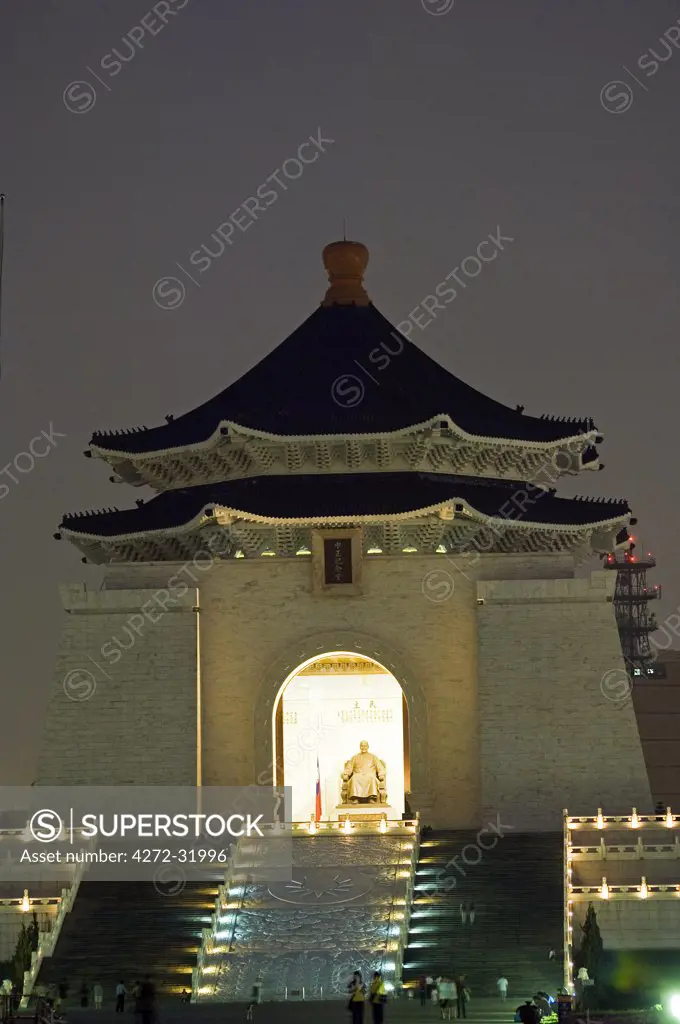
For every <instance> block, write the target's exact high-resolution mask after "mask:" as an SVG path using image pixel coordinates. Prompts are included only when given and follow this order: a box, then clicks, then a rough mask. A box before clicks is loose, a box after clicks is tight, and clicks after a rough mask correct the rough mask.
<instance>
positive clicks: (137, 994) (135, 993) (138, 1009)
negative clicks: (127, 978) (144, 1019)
mask: <svg viewBox="0 0 680 1024" xmlns="http://www.w3.org/2000/svg"><path fill="white" fill-rule="evenodd" d="M141 995H142V983H141V981H135V983H134V985H133V986H132V998H133V1000H134V1010H135V1017H136V1018H139V1017H141V1015H142V1005H141V1002H140V999H141Z"/></svg>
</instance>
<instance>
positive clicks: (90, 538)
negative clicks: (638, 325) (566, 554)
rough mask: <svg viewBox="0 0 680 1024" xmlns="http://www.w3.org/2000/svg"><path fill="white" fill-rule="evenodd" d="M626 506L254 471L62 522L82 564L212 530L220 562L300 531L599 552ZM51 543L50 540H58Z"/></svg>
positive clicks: (304, 542)
mask: <svg viewBox="0 0 680 1024" xmlns="http://www.w3.org/2000/svg"><path fill="white" fill-rule="evenodd" d="M633 522H634V520H633V519H632V518H631V512H630V508H629V506H628V503H627V502H626V501H625V500H618V499H609V500H607V499H599V498H594V499H588V498H558V497H557V496H556V495H555V493H554V492H553V491H551V490H543V489H541V488H539V487H537V486H535V485H533V484H525V483H522V482H519V481H517V482H507V481H499V480H484V479H476V478H470V477H460V476H443V475H441V474H425V473H379V474H367V473H362V474H347V473H343V474H338V475H327V476H323V477H319V476H316V475H315V476H296V477H295V478H292V479H291V477H289V476H261V477H250V478H247V479H240V480H230V481H227V482H224V483H220V484H208V485H205V486H201V487H192V488H186V489H180V490H173V491H165V492H163V493H162V494H160V495H158V496H157V497H155V498H152V499H151V500H150V501H149V502H147V503H141V504H139V505H138V507H137V508H133V509H126V510H122V511H119V510H117V509H114V510H106V511H99V512H85V513H81V514H76V515H66V516H64V518H63V520H62V523H61V529H62V531H63V534H64V535H65V536H67V537H68V539H70V540H71V541H73V543H75V544H76V545H77V546H78V547H79V548H80V549H81V550H82V551H83V552H84V553H85V554H86V556H87V558H88V559H91V560H93V561H97V562H106V561H119V560H122V561H129V560H132V561H152V560H168V561H172V560H177V559H180V558H184V557H187V556H189V557H190V556H191V555H192V554H193V553H194V552H195V551H197V550H200V547H201V538H203V539H205V536H206V531H207V532H210V531H212V532H215V531H222V533H223V534H224V535H225V537H227V539H228V543H226V546H225V547H224V551H225V553H226V556H227V557H230V556H233V557H247V556H246V555H244V550H245V551H249V552H250V554H251V555H253V554H258V553H269V554H276V553H279V554H286V553H292V554H296V553H297V548H302V549H304V548H306V547H307V546H308V540H309V538H310V536H311V530H313V529H316V528H321V527H324V526H327V527H332V526H338V525H341V526H342V525H347V526H349V525H352V526H363V527H364V532H365V534H366V537H367V538H370V537H372V538H373V540H370V539H368V540H367V551H368V549H369V548H375V547H378V548H379V549H380V550H381V551H384V550H387V549H389V550H392V549H394V551H397V552H399V551H403V550H408V551H415V550H419V551H423V552H434V551H441V550H442V549H443V550H451V551H453V550H460V549H461V547H465V545H466V544H467V543H468V540H467V539H466V538H469V537H470V536H473V535H474V533H475V531H477V532H479V530H480V528H483V527H484V528H489V529H490V530H491V533H492V534H493V536H492V538H491V543H490V546H488V545H487V546H486V547H485V548H484V550H488V551H490V550H497V551H505V552H509V551H538V550H561V551H567V550H575V549H576V548H578V549H579V550H583V549H584V547H585V548H587V549H589V550H590V551H591V552H592V551H600V552H604V551H610V550H612V549H613V548H614V547H615V546H616V544H618V543H623V542H624V541H625V540H626V539H627V536H628V531H627V526H628V525H629V524H630V523H633ZM57 536H61V534H58V535H57Z"/></svg>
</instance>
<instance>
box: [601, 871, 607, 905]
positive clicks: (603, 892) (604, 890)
mask: <svg viewBox="0 0 680 1024" xmlns="http://www.w3.org/2000/svg"><path fill="white" fill-rule="evenodd" d="M600 899H601V900H608V899H609V886H608V885H607V879H606V878H604V877H603V878H602V885H601V886H600Z"/></svg>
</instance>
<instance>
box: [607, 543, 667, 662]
mask: <svg viewBox="0 0 680 1024" xmlns="http://www.w3.org/2000/svg"><path fill="white" fill-rule="evenodd" d="M635 551H636V546H635V543H634V538H631V542H630V544H629V545H628V547H627V548H625V549H624V550H621V551H617V552H613V553H610V554H608V555H607V556H606V557H605V560H604V565H605V568H606V569H609V570H613V571H614V572H616V584H615V589H614V598H613V603H614V613H615V615H616V624H617V626H618V629H619V636H620V637H621V649H622V651H623V658H624V661H625V664H626V669H627V671H628V676H629V678H630V680H631V682H635V681H636V680H640V679H643V678H645V677H648V676H655V677H659V676H661V675H663V665H660V664H659V663H658V662H657V661H656V658H655V656H654V654H653V652H652V649H651V645H650V642H649V636H650V633H653V632H654V630H655V629H656V628H657V623H656V618H655V616H654V613H653V612H652V611H650V609H649V603H650V601H655V600H657V599H658V598H660V597H661V587H660V586H659V585H658V584H657V585H655V586H651V587H650V586H649V585H648V583H647V572H648V571H649V570H650V569H653V568H654V567H655V566H656V559H655V558H654V556H653V555H652V553H651V552H647V554H646V555H643V556H640V555H636V554H635Z"/></svg>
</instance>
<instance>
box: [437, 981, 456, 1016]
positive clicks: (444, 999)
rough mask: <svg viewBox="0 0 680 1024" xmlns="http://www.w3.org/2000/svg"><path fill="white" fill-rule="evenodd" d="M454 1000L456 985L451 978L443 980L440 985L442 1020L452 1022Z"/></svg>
mask: <svg viewBox="0 0 680 1024" xmlns="http://www.w3.org/2000/svg"><path fill="white" fill-rule="evenodd" d="M453 1000H454V985H453V982H452V981H451V979H450V978H446V977H445V978H442V979H441V981H440V983H439V1011H440V1016H441V1019H442V1020H451V1009H452V1004H453Z"/></svg>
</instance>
